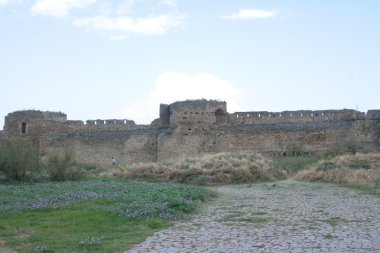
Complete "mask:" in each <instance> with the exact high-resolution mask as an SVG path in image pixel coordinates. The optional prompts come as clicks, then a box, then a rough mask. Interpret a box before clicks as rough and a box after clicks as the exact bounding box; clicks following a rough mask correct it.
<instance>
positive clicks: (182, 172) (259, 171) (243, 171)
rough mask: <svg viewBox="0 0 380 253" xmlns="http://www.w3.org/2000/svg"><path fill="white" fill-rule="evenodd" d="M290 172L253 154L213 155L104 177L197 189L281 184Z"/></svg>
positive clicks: (142, 166)
mask: <svg viewBox="0 0 380 253" xmlns="http://www.w3.org/2000/svg"><path fill="white" fill-rule="evenodd" d="M286 175H287V173H286V171H285V170H283V169H282V168H281V169H278V168H276V167H275V166H273V163H272V162H271V161H270V160H268V159H267V158H265V157H264V156H262V155H260V154H256V153H252V152H239V153H219V154H209V155H204V156H201V157H198V158H186V159H181V160H178V161H167V162H160V163H138V164H130V165H127V166H118V167H115V168H113V169H111V170H108V171H105V172H103V173H101V174H100V176H101V177H106V178H127V179H133V180H143V181H150V182H167V181H173V182H178V183H186V184H194V185H217V184H231V183H233V184H237V183H255V182H267V181H277V180H280V179H285V178H286Z"/></svg>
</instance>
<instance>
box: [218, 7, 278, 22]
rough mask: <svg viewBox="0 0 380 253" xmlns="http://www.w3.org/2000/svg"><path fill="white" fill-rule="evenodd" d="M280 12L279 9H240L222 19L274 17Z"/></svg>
mask: <svg viewBox="0 0 380 253" xmlns="http://www.w3.org/2000/svg"><path fill="white" fill-rule="evenodd" d="M278 14H279V11H278V10H262V9H240V10H239V11H237V12H234V13H232V14H231V15H229V16H222V17H221V18H222V19H229V20H237V19H264V18H273V17H275V16H277V15H278Z"/></svg>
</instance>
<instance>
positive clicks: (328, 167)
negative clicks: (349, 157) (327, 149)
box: [324, 161, 337, 170]
mask: <svg viewBox="0 0 380 253" xmlns="http://www.w3.org/2000/svg"><path fill="white" fill-rule="evenodd" d="M336 167H337V165H336V163H334V162H331V161H328V162H325V163H324V168H325V170H331V169H335V168H336Z"/></svg>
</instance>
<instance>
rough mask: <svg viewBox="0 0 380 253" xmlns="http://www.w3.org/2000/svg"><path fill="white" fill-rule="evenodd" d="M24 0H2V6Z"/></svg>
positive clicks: (0, 3) (0, 0)
mask: <svg viewBox="0 0 380 253" xmlns="http://www.w3.org/2000/svg"><path fill="white" fill-rule="evenodd" d="M20 3H22V0H0V7H1V6H5V5H7V4H20Z"/></svg>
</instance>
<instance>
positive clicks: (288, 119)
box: [228, 110, 365, 124]
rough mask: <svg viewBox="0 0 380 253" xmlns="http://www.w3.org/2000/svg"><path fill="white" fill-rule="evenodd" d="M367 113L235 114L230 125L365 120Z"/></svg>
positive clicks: (230, 119) (330, 111)
mask: <svg viewBox="0 0 380 253" xmlns="http://www.w3.org/2000/svg"><path fill="white" fill-rule="evenodd" d="M364 117H365V113H363V112H358V111H355V110H323V111H322V110H320V111H310V110H303V111H284V112H267V111H259V112H235V113H232V114H229V115H228V123H229V124H278V123H304V122H316V121H340V120H350V119H360V118H364Z"/></svg>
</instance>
